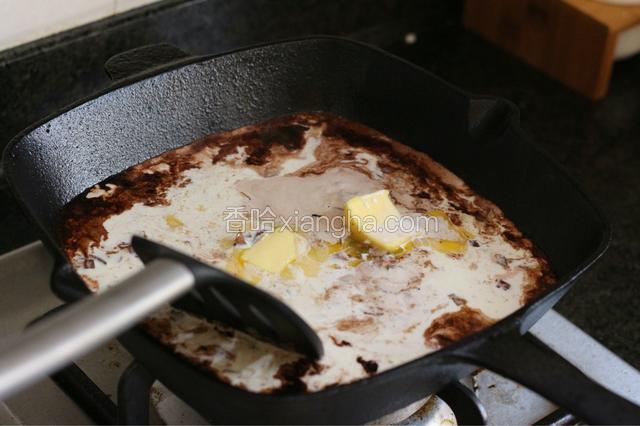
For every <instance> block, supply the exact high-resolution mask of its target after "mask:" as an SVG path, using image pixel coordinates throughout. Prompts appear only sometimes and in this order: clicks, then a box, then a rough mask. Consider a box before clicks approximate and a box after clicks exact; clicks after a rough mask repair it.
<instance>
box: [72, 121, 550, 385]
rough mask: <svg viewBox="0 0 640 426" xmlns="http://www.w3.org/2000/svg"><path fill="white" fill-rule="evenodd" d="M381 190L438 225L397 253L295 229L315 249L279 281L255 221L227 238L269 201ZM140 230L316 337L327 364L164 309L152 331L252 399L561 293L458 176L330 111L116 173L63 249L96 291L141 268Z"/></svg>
mask: <svg viewBox="0 0 640 426" xmlns="http://www.w3.org/2000/svg"><path fill="white" fill-rule="evenodd" d="M379 189H388V190H389V191H390V194H391V198H392V199H393V201H394V203H395V204H396V206H398V208H399V210H400V212H401V213H402V214H404V215H408V216H411V217H417V216H419V215H429V216H430V217H434V218H435V220H437V229H435V228H434V227H432V228H430V229H427V228H428V227H425V229H420V230H419V231H417V232H421V233H422V234H424V235H422V234H420V236H421V239H419V240H417V241H416V243H415V244H412V247H411V248H410V249H409V250H405V251H404V252H402V253H400V254H389V253H383V252H380V251H378V250H375V249H369V248H367V247H366V246H364V245H362V244H355V243H352V242H350V240H349V239H348V238H340V236H338V235H336V234H335V233H334V232H329V230H328V229H327V228H326V227H321V229H312V230H308V231H307V232H303V231H300V229H298V232H299V233H300V234H301V235H302V236H303V237H304V238H303V240H304V244H305V247H304V250H303V252H304V253H306V254H305V255H304V256H302V257H301V258H300V259H296V261H294V262H293V263H292V264H291V265H290V266H289V267H288V268H287V270H286V271H284V272H283V273H281V274H271V273H268V272H261V271H260V270H258V269H256V268H252V267H251V266H250V265H249V266H247V265H244V264H242V262H241V261H240V260H239V259H240V256H239V254H240V253H241V252H242V251H243V250H245V249H246V248H247V247H250V246H251V245H252V244H253V243H254V242H255V241H256V240H257V239H258V238H259V237H260V232H259V231H258V232H256V231H251V230H247V229H246V227H248V226H251V225H252V224H253V222H255V220H254V221H253V222H252V220H251V218H249V219H246V220H244V221H241V222H242V223H244V226H245V229H244V232H229V229H227V224H228V223H229V220H230V216H229V215H230V214H232V212H237V211H246V210H250V209H258V210H260V211H265V209H266V207H269V209H270V210H269V214H268V217H269V218H271V217H272V216H271V215H273V216H275V217H279V216H282V217H293V216H297V217H298V218H302V217H313V218H316V219H318V218H320V217H326V218H334V217H341V216H342V214H343V207H344V204H345V202H346V201H347V200H348V199H350V198H351V197H354V196H357V195H361V194H366V193H370V192H373V191H376V190H379ZM245 217H246V214H245ZM225 218H226V219H227V221H225ZM236 218H237V214H236ZM269 220H270V219H269ZM234 223H235V224H236V225H235V226H240V225H238V223H237V221H235V219H234ZM430 223H431V224H433V222H430ZM279 224H280V225H282V223H281V222H279ZM234 230H236V231H242V229H239V228H234ZM133 234H140V235H144V236H147V237H148V238H151V239H153V240H156V241H159V242H162V243H164V244H166V245H168V246H171V247H173V248H175V249H178V250H181V251H183V252H185V253H188V254H190V255H192V256H195V257H197V258H198V259H200V260H202V261H204V262H207V263H209V264H211V265H214V266H217V267H219V268H224V269H226V270H228V271H230V272H232V273H235V274H237V275H240V276H241V277H242V278H244V279H247V280H249V281H251V282H253V283H254V284H255V285H257V286H259V287H260V288H262V289H264V290H266V291H268V292H270V293H272V294H274V295H275V296H277V297H279V298H280V299H282V300H284V301H285V302H287V303H288V304H289V305H290V306H291V307H292V308H293V309H294V310H296V312H298V313H299V314H300V315H301V316H302V317H303V318H304V319H305V320H306V321H307V322H308V323H309V324H310V325H311V326H312V327H313V328H314V329H315V330H316V332H317V333H318V335H319V336H320V338H321V339H322V342H323V344H324V348H325V356H324V357H323V358H322V359H320V360H319V361H317V362H311V361H309V360H306V359H304V358H301V357H300V356H299V355H298V354H295V353H290V352H286V351H284V350H281V349H278V348H275V347H273V346H271V345H269V344H267V343H263V342H261V341H258V340H256V339H254V338H252V337H250V336H247V335H244V334H243V333H240V332H237V331H234V330H232V329H229V328H228V327H225V326H223V325H221V324H216V323H211V322H208V321H206V320H204V319H201V318H198V317H196V316H194V315H192V314H189V313H185V312H181V311H178V310H176V309H173V308H170V307H167V308H166V309H164V310H162V311H161V312H158V313H157V314H154V315H153V316H152V317H151V318H149V319H148V320H147V321H146V322H145V328H146V329H147V330H148V332H149V333H151V334H152V335H153V336H154V337H155V338H157V339H159V340H160V341H161V342H162V343H163V344H165V345H167V346H170V347H171V348H173V350H175V351H176V352H177V353H179V354H180V355H182V356H184V357H185V358H187V359H189V360H191V361H193V362H195V363H197V364H198V365H200V366H201V367H202V368H204V369H206V370H208V371H210V372H212V373H213V374H215V375H216V376H217V377H219V378H220V379H221V380H224V381H226V382H229V383H231V384H233V385H236V386H239V387H242V388H245V389H248V390H250V391H254V392H283V391H292V390H293V391H295V390H307V391H317V390H320V389H322V388H325V387H327V386H331V385H336V384H342V383H349V382H352V381H354V380H357V379H360V378H363V377H366V376H368V375H372V374H376V373H379V372H381V371H384V370H386V369H389V368H392V367H394V366H398V365H400V364H402V363H405V362H407V361H410V360H412V359H415V358H418V357H420V356H423V355H425V354H427V353H429V352H432V351H434V350H437V349H438V348H440V347H442V346H444V345H446V344H448V343H450V342H452V341H455V340H458V339H460V338H462V337H464V336H465V335H467V334H470V333H473V332H475V331H478V330H480V329H482V328H484V327H486V326H488V325H490V324H492V323H493V322H495V321H497V320H499V319H500V318H503V317H505V316H507V315H509V314H510V313H512V312H514V311H515V310H516V309H518V308H519V307H521V306H522V305H523V304H525V303H526V302H527V301H528V300H530V299H532V298H534V297H535V296H536V295H537V294H539V293H540V292H541V291H543V290H544V289H545V288H547V287H548V286H550V285H551V284H552V283H553V276H552V274H551V272H550V270H549V267H548V265H547V262H546V260H545V259H544V257H543V256H542V255H541V254H540V253H539V252H537V251H536V250H535V248H534V247H533V245H532V244H531V242H530V241H529V240H527V239H526V238H525V237H524V236H522V234H521V233H520V232H519V231H518V230H517V229H516V228H515V227H514V225H513V224H512V223H511V222H510V221H509V220H508V219H506V218H505V217H504V215H503V214H502V212H501V211H500V210H499V209H498V208H497V207H496V206H495V205H493V204H492V203H490V202H489V201H487V200H485V199H483V198H482V197H480V196H479V195H477V194H475V193H474V192H473V191H472V190H471V189H470V188H469V187H467V186H466V185H465V184H464V183H463V182H462V181H461V180H460V179H458V178H457V177H456V176H454V175H453V174H452V173H450V172H449V171H447V170H446V169H445V168H443V167H442V166H441V165H439V164H438V163H436V162H434V161H433V160H431V159H430V158H429V157H428V156H427V155H425V154H423V153H419V152H416V151H414V150H413V149H411V148H408V147H407V146H404V145H401V144H399V143H397V142H395V141H393V140H391V139H389V138H387V137H385V136H384V135H381V134H380V133H378V132H375V131H373V130H371V129H369V128H367V127H364V126H362V125H360V124H357V123H354V122H350V121H347V120H345V119H342V118H340V117H336V116H333V115H329V114H324V113H300V114H294V115H290V116H286V117H281V118H277V119H273V120H270V121H268V122H265V123H261V124H257V125H252V126H247V127H244V128H241V129H237V130H234V131H231V132H226V133H221V134H216V135H212V136H209V137H207V138H204V139H203V140H200V141H196V142H194V143H192V144H190V145H187V146H185V147H183V148H179V149H177V150H173V151H170V152H167V153H165V154H163V155H160V156H159V157H156V158H153V159H151V160H148V161H146V162H144V163H142V164H140V165H137V166H134V167H133V168H131V169H129V170H127V171H125V172H123V173H121V174H119V175H117V176H114V177H112V178H110V179H107V180H106V181H105V182H103V183H101V184H99V185H96V186H95V187H93V188H90V189H89V190H88V191H86V192H85V193H83V194H81V195H80V196H79V197H77V198H76V199H75V200H73V201H72V202H71V203H70V204H69V206H68V207H67V210H66V219H65V223H64V225H63V228H62V243H63V246H64V248H65V250H66V253H67V255H68V257H69V259H70V261H71V262H72V264H73V266H74V268H75V269H76V271H77V272H78V273H79V274H80V275H81V276H82V278H83V279H84V280H85V282H86V283H87V285H88V286H89V287H90V288H91V289H92V290H94V291H98V292H99V291H102V290H104V289H105V288H108V287H110V286H113V285H117V284H118V282H119V281H121V280H122V279H123V278H125V277H127V276H128V275H130V274H133V273H135V272H136V271H138V270H139V269H140V268H142V263H141V262H140V260H139V259H138V258H137V257H136V255H135V254H134V253H133V252H132V251H131V250H130V247H129V241H130V238H131V236H132V235H133ZM422 237H424V238H422ZM425 241H427V242H426V243H425Z"/></svg>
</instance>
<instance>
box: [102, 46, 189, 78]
mask: <svg viewBox="0 0 640 426" xmlns="http://www.w3.org/2000/svg"><path fill="white" fill-rule="evenodd" d="M190 57H191V55H189V54H188V53H186V52H185V51H183V50H181V49H179V48H177V47H175V46H173V45H171V44H167V43H159V44H151V45H148V46H141V47H137V48H135V49H131V50H127V51H124V52H122V53H118V54H116V55H114V56H112V57H111V58H109V59H107V61H106V62H105V64H104V69H105V71H106V72H107V74H108V75H109V77H110V78H111V80H114V81H116V80H122V79H125V78H127V77H131V76H133V75H136V74H141V73H143V72H145V71H149V70H151V69H154V68H157V67H160V66H166V65H170V64H171V63H174V62H178V61H181V60H184V59H186V58H190Z"/></svg>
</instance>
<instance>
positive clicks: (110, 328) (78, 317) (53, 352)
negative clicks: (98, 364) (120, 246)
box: [0, 259, 195, 400]
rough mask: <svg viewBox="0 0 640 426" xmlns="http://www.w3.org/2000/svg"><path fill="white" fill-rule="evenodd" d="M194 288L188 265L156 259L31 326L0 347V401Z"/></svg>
mask: <svg viewBox="0 0 640 426" xmlns="http://www.w3.org/2000/svg"><path fill="white" fill-rule="evenodd" d="M194 285H195V277H194V275H193V273H192V272H191V270H190V269H189V268H188V267H187V266H185V265H183V264H182V263H180V262H178V261H176V260H171V259H157V260H154V261H152V262H150V263H149V264H147V266H146V267H145V268H144V269H143V270H142V271H141V272H139V273H137V274H135V275H133V276H132V277H130V278H127V279H126V280H124V281H123V282H122V283H120V284H119V285H117V286H115V287H113V288H111V289H109V290H107V291H105V292H104V293H103V294H100V295H98V296H93V297H87V298H85V299H83V300H81V301H79V302H76V303H74V304H73V305H71V306H69V307H68V308H66V309H64V310H63V311H61V312H59V313H56V314H54V315H52V316H51V318H46V319H44V320H42V321H40V322H38V323H36V324H34V325H33V326H31V327H29V328H28V329H27V330H26V331H25V332H24V333H23V334H22V335H20V336H18V337H17V338H16V339H15V340H9V341H8V342H6V344H4V345H3V347H2V348H0V400H3V399H5V398H6V397H8V396H10V395H12V394H14V393H15V392H18V391H19V390H21V389H23V388H25V387H26V386H28V385H29V384H31V383H33V382H35V381H37V380H38V379H41V378H43V377H45V376H46V375H48V374H50V373H53V372H55V371H57V370H59V369H60V368H62V367H64V366H65V365H67V364H68V363H69V362H71V361H72V360H73V359H75V358H77V357H79V356H82V355H84V354H86V353H87V352H89V351H90V350H92V349H94V348H96V347H98V346H99V345H101V344H102V343H104V342H105V341H107V340H109V339H111V338H113V337H115V336H117V335H118V334H120V333H122V332H123V331H126V330H128V329H129V328H131V327H132V326H133V325H135V324H136V323H137V322H138V321H140V320H142V319H143V318H145V317H146V316H148V315H149V314H150V313H152V312H153V311H155V310H157V309H158V308H160V307H161V306H163V305H164V304H166V303H168V302H170V301H171V300H173V299H175V298H177V297H179V296H181V295H183V294H184V293H186V292H188V291H189V290H191V289H192V288H193V286H194Z"/></svg>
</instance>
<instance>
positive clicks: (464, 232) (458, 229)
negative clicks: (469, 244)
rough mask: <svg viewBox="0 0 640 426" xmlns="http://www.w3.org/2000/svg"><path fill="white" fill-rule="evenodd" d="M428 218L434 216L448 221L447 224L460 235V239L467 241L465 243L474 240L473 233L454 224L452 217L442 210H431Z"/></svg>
mask: <svg viewBox="0 0 640 426" xmlns="http://www.w3.org/2000/svg"><path fill="white" fill-rule="evenodd" d="M427 216H432V217H438V218H441V219H444V220H445V221H447V224H448V225H449V226H450V227H451V228H452V229H453V230H454V231H455V232H457V234H458V235H460V237H461V238H462V239H463V240H465V242H466V241H467V240H470V239H472V238H474V235H473V233H472V232H470V231H467V230H466V229H465V228H463V227H462V226H459V225H456V224H455V223H453V222H452V221H451V217H449V215H448V214H447V213H446V212H444V211H442V210H429V211H428V212H427Z"/></svg>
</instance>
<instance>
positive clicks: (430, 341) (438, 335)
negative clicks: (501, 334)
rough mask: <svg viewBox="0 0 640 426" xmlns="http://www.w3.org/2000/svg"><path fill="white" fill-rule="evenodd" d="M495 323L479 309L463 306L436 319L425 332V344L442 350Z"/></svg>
mask: <svg viewBox="0 0 640 426" xmlns="http://www.w3.org/2000/svg"><path fill="white" fill-rule="evenodd" d="M493 323H494V320H492V319H491V318H489V317H488V316H486V315H485V314H483V313H482V312H481V311H479V310H478V309H474V308H470V307H468V306H466V305H464V306H462V307H461V308H460V309H459V310H457V311H455V312H448V313H446V314H442V315H440V316H439V317H438V318H436V319H435V320H434V321H433V322H432V323H431V325H430V326H429V327H427V329H426V330H425V331H424V343H425V345H426V346H427V347H430V348H434V349H437V348H442V347H444V346H447V345H448V344H450V343H453V342H455V341H457V340H460V339H462V338H463V337H465V336H468V335H470V334H473V333H476V332H478V331H480V330H482V329H483V328H486V327H488V326H490V325H491V324H493Z"/></svg>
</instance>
